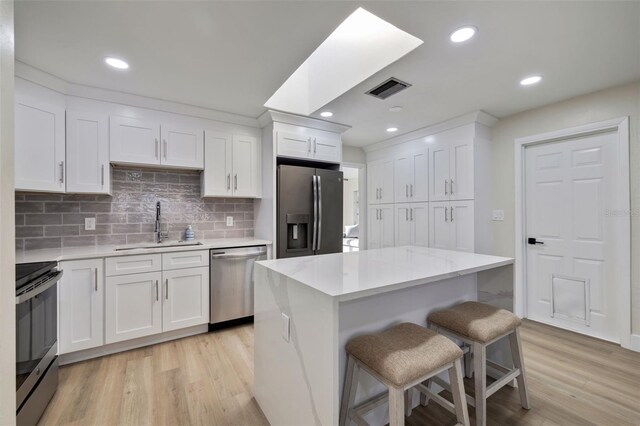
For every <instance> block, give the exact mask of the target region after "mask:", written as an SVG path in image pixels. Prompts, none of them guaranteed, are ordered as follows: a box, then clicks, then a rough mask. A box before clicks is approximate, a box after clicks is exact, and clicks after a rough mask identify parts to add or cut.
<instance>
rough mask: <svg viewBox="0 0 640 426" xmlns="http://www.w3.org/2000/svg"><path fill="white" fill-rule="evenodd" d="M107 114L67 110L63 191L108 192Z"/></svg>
mask: <svg viewBox="0 0 640 426" xmlns="http://www.w3.org/2000/svg"><path fill="white" fill-rule="evenodd" d="M108 123H109V117H108V116H107V115H106V114H94V113H89V112H83V111H67V143H66V151H67V167H66V169H67V170H66V173H67V187H66V190H67V192H72V193H78V194H109V193H110V192H111V167H110V165H109V124H108Z"/></svg>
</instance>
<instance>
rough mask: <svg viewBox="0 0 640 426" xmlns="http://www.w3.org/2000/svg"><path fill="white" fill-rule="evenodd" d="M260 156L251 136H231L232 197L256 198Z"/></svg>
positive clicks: (256, 141) (256, 144)
mask: <svg viewBox="0 0 640 426" xmlns="http://www.w3.org/2000/svg"><path fill="white" fill-rule="evenodd" d="M259 157H260V155H259V150H258V140H257V139H256V138H254V137H253V136H244V135H233V167H232V170H233V178H232V184H233V195H234V196H236V197H256V196H258V187H259V175H260V158H259Z"/></svg>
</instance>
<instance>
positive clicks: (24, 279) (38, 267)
mask: <svg viewBox="0 0 640 426" xmlns="http://www.w3.org/2000/svg"><path fill="white" fill-rule="evenodd" d="M56 266H58V263H57V262H33V263H18V264H16V289H19V288H20V287H22V286H24V285H25V284H28V283H29V282H30V281H32V280H34V279H36V278H38V277H39V276H41V275H44V274H46V273H47V272H49V271H51V270H52V269H55V268H56Z"/></svg>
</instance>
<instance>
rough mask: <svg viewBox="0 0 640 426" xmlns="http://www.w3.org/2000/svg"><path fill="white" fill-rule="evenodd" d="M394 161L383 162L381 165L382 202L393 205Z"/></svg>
mask: <svg viewBox="0 0 640 426" xmlns="http://www.w3.org/2000/svg"><path fill="white" fill-rule="evenodd" d="M393 190H394V185H393V160H383V161H382V163H381V164H380V202H381V203H384V204H387V203H393Z"/></svg>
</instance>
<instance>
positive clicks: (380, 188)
mask: <svg viewBox="0 0 640 426" xmlns="http://www.w3.org/2000/svg"><path fill="white" fill-rule="evenodd" d="M380 199H381V200H382V188H380Z"/></svg>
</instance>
